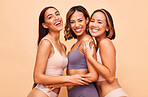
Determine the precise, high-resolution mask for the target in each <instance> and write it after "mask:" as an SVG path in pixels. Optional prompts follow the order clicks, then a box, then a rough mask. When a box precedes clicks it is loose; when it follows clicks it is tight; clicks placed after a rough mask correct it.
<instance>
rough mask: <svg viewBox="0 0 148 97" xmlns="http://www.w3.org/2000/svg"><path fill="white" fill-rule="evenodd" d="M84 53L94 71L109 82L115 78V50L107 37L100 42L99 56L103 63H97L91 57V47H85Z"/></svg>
mask: <svg viewBox="0 0 148 97" xmlns="http://www.w3.org/2000/svg"><path fill="white" fill-rule="evenodd" d="M86 49H87V50H86V52H85V53H86V54H87V58H88V60H89V62H90V63H91V64H92V65H93V67H94V68H95V69H96V71H97V72H98V73H99V74H100V75H101V76H102V77H103V78H105V79H106V80H107V81H108V82H109V83H112V82H113V81H114V79H115V71H116V51H115V48H114V46H113V44H112V42H111V41H110V40H108V39H104V40H102V41H101V43H100V48H99V49H100V56H101V61H102V63H103V64H101V63H99V62H98V61H97V60H96V59H94V58H93V57H92V54H91V49H90V48H89V47H88V46H87V47H86Z"/></svg>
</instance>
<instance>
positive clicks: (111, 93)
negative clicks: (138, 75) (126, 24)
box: [28, 6, 127, 97]
mask: <svg viewBox="0 0 148 97" xmlns="http://www.w3.org/2000/svg"><path fill="white" fill-rule="evenodd" d="M62 28H63V21H62V18H61V16H60V13H59V11H58V10H57V9H56V8H55V7H46V8H44V9H43V10H42V12H41V13H40V17H39V40H38V52H37V59H36V64H35V68H34V81H35V83H37V85H36V86H35V88H33V89H32V91H31V92H30V93H29V95H28V97H58V93H59V91H60V87H62V86H67V87H68V97H99V96H100V97H127V95H126V93H125V92H124V91H123V90H122V89H121V87H120V85H119V83H118V80H117V76H116V52H115V48H114V46H113V44H112V42H111V41H110V39H114V38H115V31H114V26H113V20H112V17H111V15H110V14H109V12H108V11H106V10H105V9H99V10H96V11H94V13H93V14H92V15H91V18H90V17H89V14H88V12H87V10H86V9H85V8H84V7H82V6H74V7H72V8H71V9H70V10H69V11H68V13H67V15H66V25H65V40H69V39H72V38H75V39H77V42H76V43H75V44H74V45H73V46H72V47H71V50H70V51H69V52H68V55H67V57H66V46H65V45H64V44H62V43H61V42H60V40H59V37H60V31H61V30H62ZM91 36H93V37H95V39H96V42H97V45H96V46H95V42H94V41H93V39H92V37H91ZM96 50H97V56H96ZM66 66H67V76H63V75H62V74H63V70H64V68H65V67H66ZM92 82H96V87H95V86H94V84H93V83H92ZM97 90H98V91H97Z"/></svg>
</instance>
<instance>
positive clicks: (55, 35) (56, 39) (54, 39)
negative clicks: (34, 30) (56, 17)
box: [48, 32, 60, 43]
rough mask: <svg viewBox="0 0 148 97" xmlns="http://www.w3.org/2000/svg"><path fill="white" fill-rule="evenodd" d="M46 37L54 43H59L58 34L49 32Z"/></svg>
mask: <svg viewBox="0 0 148 97" xmlns="http://www.w3.org/2000/svg"><path fill="white" fill-rule="evenodd" d="M48 35H49V38H50V39H51V40H52V41H54V42H56V43H59V42H60V32H49V33H48Z"/></svg>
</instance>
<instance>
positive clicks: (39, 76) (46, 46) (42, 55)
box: [34, 40, 87, 84]
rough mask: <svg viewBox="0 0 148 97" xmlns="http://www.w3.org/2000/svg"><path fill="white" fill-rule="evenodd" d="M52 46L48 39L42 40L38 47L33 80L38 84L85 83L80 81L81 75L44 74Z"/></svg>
mask: <svg viewBox="0 0 148 97" xmlns="http://www.w3.org/2000/svg"><path fill="white" fill-rule="evenodd" d="M52 50H53V47H52V44H51V43H50V42H49V41H48V40H42V41H41V42H40V44H39V47H38V52H37V58H36V63H35V68H34V82H35V83H39V84H57V83H65V82H68V83H77V84H82V83H86V82H87V81H86V80H85V79H84V80H85V81H86V82H85V81H82V77H81V75H76V76H75V75H73V76H52V75H45V74H44V73H45V69H46V64H47V60H48V58H49V57H51V53H52Z"/></svg>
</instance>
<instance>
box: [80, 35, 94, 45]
mask: <svg viewBox="0 0 148 97" xmlns="http://www.w3.org/2000/svg"><path fill="white" fill-rule="evenodd" d="M88 41H91V42H90V43H91V44H94V43H95V42H94V39H93V38H92V37H91V36H90V35H86V36H85V37H83V39H82V43H86V42H88Z"/></svg>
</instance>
